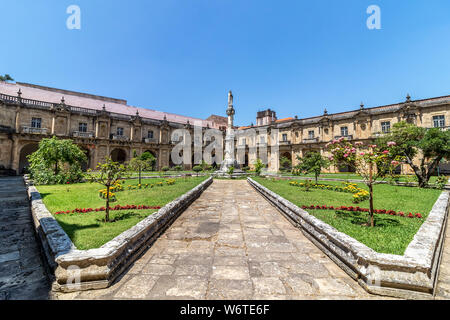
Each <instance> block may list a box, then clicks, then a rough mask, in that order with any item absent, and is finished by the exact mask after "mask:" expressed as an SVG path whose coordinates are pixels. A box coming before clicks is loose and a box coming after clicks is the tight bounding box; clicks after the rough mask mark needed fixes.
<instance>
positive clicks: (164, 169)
mask: <svg viewBox="0 0 450 320" xmlns="http://www.w3.org/2000/svg"><path fill="white" fill-rule="evenodd" d="M161 170H162V171H164V172H167V171H169V170H170V168H169V167H162V168H161Z"/></svg>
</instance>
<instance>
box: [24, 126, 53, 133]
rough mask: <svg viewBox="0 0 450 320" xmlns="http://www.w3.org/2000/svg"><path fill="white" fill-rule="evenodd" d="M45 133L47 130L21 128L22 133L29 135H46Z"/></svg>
mask: <svg viewBox="0 0 450 320" xmlns="http://www.w3.org/2000/svg"><path fill="white" fill-rule="evenodd" d="M47 131H48V130H47V128H33V127H22V132H23V133H29V134H47Z"/></svg>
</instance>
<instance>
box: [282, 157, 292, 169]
mask: <svg viewBox="0 0 450 320" xmlns="http://www.w3.org/2000/svg"><path fill="white" fill-rule="evenodd" d="M291 168H292V161H291V160H289V158H287V157H281V158H280V170H281V171H290V170H291Z"/></svg>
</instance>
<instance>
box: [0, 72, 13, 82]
mask: <svg viewBox="0 0 450 320" xmlns="http://www.w3.org/2000/svg"><path fill="white" fill-rule="evenodd" d="M0 81H14V79H13V78H11V76H10V75H9V74H5V75H4V76H1V75H0Z"/></svg>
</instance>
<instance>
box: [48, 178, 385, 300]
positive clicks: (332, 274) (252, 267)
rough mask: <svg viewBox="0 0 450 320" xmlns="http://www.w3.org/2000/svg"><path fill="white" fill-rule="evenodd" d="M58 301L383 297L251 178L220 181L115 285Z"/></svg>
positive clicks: (66, 295) (76, 294)
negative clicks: (280, 208) (345, 267)
mask: <svg viewBox="0 0 450 320" xmlns="http://www.w3.org/2000/svg"><path fill="white" fill-rule="evenodd" d="M55 297H56V298H58V299H152V300H153V299H254V300H259V299H374V298H375V299H383V297H380V296H374V295H371V294H369V293H367V292H366V291H365V290H364V289H362V288H361V287H360V286H359V285H358V284H357V283H356V282H355V281H354V280H352V279H351V278H350V277H349V276H348V275H347V274H346V273H345V272H344V271H343V270H341V269H340V268H339V267H337V266H336V265H335V264H334V262H333V261H331V260H330V259H329V258H328V257H327V256H326V255H325V254H324V253H322V251H320V249H318V248H317V247H315V246H314V245H313V244H312V243H311V242H310V241H309V240H308V239H306V238H305V236H304V235H303V234H302V232H301V231H300V230H298V229H296V228H295V227H294V226H292V224H291V223H290V222H289V221H287V220H286V219H285V217H284V216H283V215H281V214H280V213H279V212H278V211H277V210H276V209H275V208H274V207H273V206H271V205H270V204H269V203H268V202H267V201H266V200H265V199H264V198H263V197H262V196H261V195H259V194H258V193H257V192H256V191H255V190H254V189H253V188H252V187H251V186H249V185H248V183H247V182H246V181H244V180H215V181H214V183H213V184H212V185H211V186H210V187H209V188H208V189H207V190H206V191H205V192H204V193H203V194H202V195H201V196H200V197H199V198H198V199H197V200H196V201H195V202H194V203H193V204H192V205H191V206H190V207H189V208H188V209H187V210H186V211H185V212H184V213H183V214H182V215H181V216H180V217H179V218H178V219H177V220H176V221H175V222H174V223H173V225H172V226H171V227H170V228H168V229H167V230H166V231H165V232H164V233H163V234H162V235H161V237H160V238H159V239H158V240H157V241H156V242H155V243H154V244H153V246H152V247H150V248H149V249H148V250H147V251H146V252H145V253H144V254H143V255H142V256H141V257H140V258H139V259H138V260H137V261H136V262H135V263H134V264H133V265H132V266H131V267H130V268H129V269H128V271H126V272H125V273H124V274H123V275H122V277H121V279H119V280H118V281H116V282H115V283H114V284H113V286H111V287H109V288H106V289H102V290H95V291H86V292H78V293H70V294H64V293H57V294H55Z"/></svg>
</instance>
